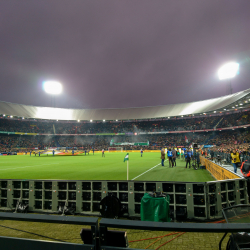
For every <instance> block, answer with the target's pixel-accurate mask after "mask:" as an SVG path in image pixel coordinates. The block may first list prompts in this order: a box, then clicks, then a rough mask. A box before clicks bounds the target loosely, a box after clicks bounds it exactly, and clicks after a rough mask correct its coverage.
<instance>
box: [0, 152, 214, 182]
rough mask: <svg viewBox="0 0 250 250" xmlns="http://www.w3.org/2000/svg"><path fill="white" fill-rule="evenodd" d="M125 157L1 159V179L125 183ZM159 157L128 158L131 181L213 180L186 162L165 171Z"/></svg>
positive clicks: (146, 155)
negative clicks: (116, 181)
mask: <svg viewBox="0 0 250 250" xmlns="http://www.w3.org/2000/svg"><path fill="white" fill-rule="evenodd" d="M125 155H126V153H108V152H107V153H105V158H104V157H102V155H101V153H95V154H94V155H93V153H90V154H89V155H86V156H85V155H84V154H83V155H75V156H63V155H55V156H54V157H53V156H52V155H49V156H47V155H41V157H39V156H38V155H37V156H35V155H32V156H29V155H17V156H0V173H1V177H0V179H22V180H25V179H26V180H28V179H42V180H45V179H54V180H126V179H127V162H123V160H124V157H125ZM160 162H161V159H160V153H147V152H144V153H143V157H141V155H140V153H130V154H129V179H130V180H135V181H142V180H143V181H183V182H206V181H212V180H214V178H213V177H212V176H211V175H210V173H209V172H208V171H207V170H194V169H193V168H191V169H186V168H185V161H184V160H177V167H174V168H169V165H168V161H165V167H162V166H161V164H160Z"/></svg>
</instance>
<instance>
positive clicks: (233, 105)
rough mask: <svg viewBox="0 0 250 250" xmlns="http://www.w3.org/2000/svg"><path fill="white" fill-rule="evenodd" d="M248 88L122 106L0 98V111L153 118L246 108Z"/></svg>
mask: <svg viewBox="0 0 250 250" xmlns="http://www.w3.org/2000/svg"><path fill="white" fill-rule="evenodd" d="M249 105H250V89H247V90H244V91H241V92H238V93H235V94H232V95H227V96H222V97H219V98H214V99H208V100H203V101H198V102H189V103H179V104H169V105H164V106H153V107H141V108H122V109H64V108H51V107H36V106H29V105H22V104H15V103H8V102H0V114H5V115H12V116H17V117H25V118H34V119H46V120H47V119H52V120H85V121H89V120H93V121H96V120H132V119H156V118H166V117H175V116H185V115H192V114H204V113H205V114H207V113H212V112H224V111H232V110H235V109H239V108H249Z"/></svg>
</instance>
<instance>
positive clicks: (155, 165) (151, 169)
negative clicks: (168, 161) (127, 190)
mask: <svg viewBox="0 0 250 250" xmlns="http://www.w3.org/2000/svg"><path fill="white" fill-rule="evenodd" d="M159 165H161V163H159V164H157V165H155V166H154V167H152V168H150V169H149V170H147V171H145V172H143V173H142V174H140V175H138V176H136V177H135V178H134V179H132V181H133V180H135V179H137V178H138V177H140V176H142V175H144V174H146V173H147V172H149V171H150V170H152V169H154V168H156V167H157V166H159Z"/></svg>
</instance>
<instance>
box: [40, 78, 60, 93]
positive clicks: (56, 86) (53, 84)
mask: <svg viewBox="0 0 250 250" xmlns="http://www.w3.org/2000/svg"><path fill="white" fill-rule="evenodd" d="M43 89H44V91H45V92H46V93H47V94H51V95H59V94H61V93H62V84H61V83H60V82H57V81H46V82H44V83H43Z"/></svg>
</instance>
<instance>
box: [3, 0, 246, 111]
mask: <svg viewBox="0 0 250 250" xmlns="http://www.w3.org/2000/svg"><path fill="white" fill-rule="evenodd" d="M249 31H250V1H249V0H234V1H229V0H149V1H148V0H112V1H111V0H105V1H102V0H98V1H97V0H67V1H66V0H42V1H38V0H30V1H29V0H1V1H0V100H1V101H7V102H13V103H20V104H28V105H35V106H52V105H53V102H52V98H51V96H49V95H48V94H46V93H44V91H43V90H42V82H43V81H45V80H50V79H53V80H57V81H60V82H61V83H62V84H63V89H64V90H63V94H62V95H60V96H57V97H56V100H55V102H56V106H57V107H62V108H80V109H81V108H126V107H143V106H156V105H167V104H174V103H182V102H190V101H198V100H203V99H209V98H215V97H219V96H223V95H227V94H229V93H230V92H229V81H226V82H225V81H224V82H220V81H219V80H218V79H217V75H216V74H217V70H218V68H219V67H220V66H221V65H222V64H223V63H225V62H227V61H231V60H237V61H239V62H240V63H241V66H240V67H241V68H240V74H239V75H238V76H237V77H236V78H235V79H233V80H232V82H231V83H232V87H233V92H234V93H235V92H238V91H241V90H245V89H247V88H250V32H249Z"/></svg>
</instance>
